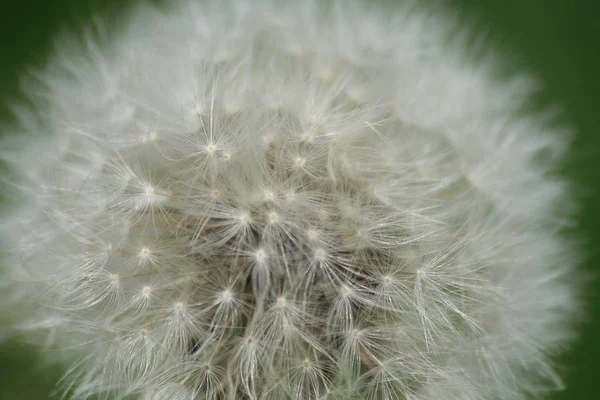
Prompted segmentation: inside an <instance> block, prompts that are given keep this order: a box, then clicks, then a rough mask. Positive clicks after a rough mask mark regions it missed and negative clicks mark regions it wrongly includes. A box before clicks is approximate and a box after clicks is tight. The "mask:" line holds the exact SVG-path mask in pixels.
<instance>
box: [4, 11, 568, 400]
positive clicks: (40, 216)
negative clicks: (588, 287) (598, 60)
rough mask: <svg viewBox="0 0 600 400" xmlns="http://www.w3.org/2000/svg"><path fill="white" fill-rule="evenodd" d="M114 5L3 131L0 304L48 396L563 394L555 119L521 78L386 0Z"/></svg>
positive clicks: (563, 134)
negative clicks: (43, 363)
mask: <svg viewBox="0 0 600 400" xmlns="http://www.w3.org/2000/svg"><path fill="white" fill-rule="evenodd" d="M134 11H135V12H134V13H132V16H131V18H130V19H129V20H128V23H127V24H125V25H124V27H123V28H122V29H120V30H119V31H118V32H117V33H115V34H113V33H112V32H111V31H107V30H106V29H105V27H104V26H103V25H102V23H101V22H99V21H96V23H95V25H94V26H93V28H90V29H89V30H87V31H86V32H85V35H84V37H83V39H82V40H81V41H77V40H75V39H73V38H63V40H62V41H59V42H58V46H57V47H56V53H55V54H54V57H53V59H52V61H51V62H50V64H49V65H48V67H46V68H44V69H42V70H41V71H39V72H38V73H36V74H35V75H34V76H35V79H36V81H35V83H30V84H29V85H28V86H27V88H28V91H27V95H28V96H29V99H30V100H31V103H32V104H34V105H33V106H27V107H25V106H22V107H18V106H15V107H14V109H15V113H16V116H17V118H18V123H17V124H15V125H13V129H12V132H10V133H12V134H11V135H9V137H7V138H5V139H3V140H2V143H1V150H0V156H1V158H2V160H3V162H4V163H5V164H6V165H7V166H8V168H9V170H10V174H8V175H6V178H5V179H4V180H3V184H4V188H3V191H4V192H5V194H6V196H5V197H6V198H7V201H8V202H11V201H12V203H11V204H10V206H7V207H6V209H5V212H4V213H3V220H2V232H1V233H2V235H1V237H2V248H3V251H2V253H3V266H4V268H3V272H2V274H3V275H2V280H3V284H4V293H5V295H6V297H5V299H4V300H5V302H4V303H3V304H5V305H4V307H5V308H7V309H10V310H11V313H12V314H13V315H12V318H14V319H15V320H16V322H15V323H14V327H13V328H14V330H16V331H18V332H20V333H21V334H22V335H23V336H25V337H27V336H29V337H30V340H33V341H35V342H36V343H39V344H40V345H43V346H46V347H48V348H52V349H55V350H61V351H60V354H61V361H67V362H70V368H68V370H67V373H66V375H65V378H64V379H63V383H64V385H65V392H66V394H67V396H71V397H72V398H74V399H86V398H92V397H93V396H100V398H107V399H108V398H110V399H125V398H127V399H130V398H131V399H141V400H144V399H146V400H150V399H157V400H158V399H161V400H162V399H185V400H193V399H195V400H200V399H224V400H225V399H249V400H259V399H260V400H267V399H273V400H281V399H295V400H307V399H315V400H316V399H328V400H329V399H365V400H409V399H410V400H417V399H419V400H439V399H457V400H458V399H460V400H467V399H472V400H483V399H486V400H487V399H503V400H508V399H515V400H516V399H524V398H525V396H526V395H534V396H542V395H544V394H545V393H546V392H547V391H550V390H554V389H559V388H560V387H561V382H560V379H559V377H558V376H557V374H556V373H555V372H554V369H553V367H552V363H551V359H552V356H553V355H554V354H556V353H557V352H558V351H559V350H560V349H561V348H562V346H563V345H565V344H568V342H569V340H571V338H572V337H573V322H574V319H575V318H574V317H575V316H576V315H577V314H578V313H577V310H578V305H579V304H578V301H577V299H576V296H575V292H576V289H577V284H576V282H577V280H578V279H577V277H576V274H575V272H574V265H575V264H576V262H577V253H576V251H574V248H573V245H572V244H571V242H572V240H571V238H570V237H569V236H568V235H567V234H566V233H565V232H566V230H567V229H568V228H569V227H570V225H571V223H572V211H573V202H572V199H571V198H570V196H569V187H570V186H569V184H568V182H566V181H564V180H563V179H561V178H559V177H558V176H557V174H556V173H555V171H556V170H557V168H558V167H559V166H560V162H561V160H562V159H563V158H564V155H565V152H566V150H567V148H568V140H569V137H570V135H569V131H568V130H567V129H563V128H562V127H560V126H557V125H556V124H555V123H554V122H553V119H552V118H548V116H547V115H546V114H541V113H535V112H532V111H528V113H526V112H525V111H524V110H525V108H526V105H527V103H528V102H529V101H530V99H531V94H532V93H533V92H534V90H535V89H536V85H535V82H534V80H533V79H532V78H529V77H528V76H525V75H515V76H513V77H512V78H511V77H505V78H502V79H498V78H496V75H495V71H496V69H497V68H496V67H495V65H493V63H492V61H491V58H485V57H483V58H482V59H479V60H477V61H475V60H474V57H472V56H471V55H470V54H469V51H468V50H467V49H468V46H467V45H466V36H467V35H464V32H463V31H462V30H461V29H460V28H458V27H457V25H456V24H455V23H454V22H453V21H452V20H449V19H450V17H448V15H446V14H445V13H442V12H435V10H430V9H424V7H423V5H417V4H416V3H415V2H411V1H405V2H402V4H396V5H394V6H383V5H381V4H378V3H372V2H367V1H359V0H348V1H341V0H339V1H338V0H333V1H327V2H323V1H316V0H307V1H302V2H300V1H275V0H257V1H244V0H198V1H191V0H185V1H180V2H176V3H173V4H169V6H168V7H166V9H155V8H152V7H151V6H149V5H143V6H137V8H135V10H134ZM457 31H458V32H457ZM491 51H492V50H488V53H489V52H491ZM40 333H41V335H40ZM50 354H58V352H52V353H50ZM95 398H96V397H95Z"/></svg>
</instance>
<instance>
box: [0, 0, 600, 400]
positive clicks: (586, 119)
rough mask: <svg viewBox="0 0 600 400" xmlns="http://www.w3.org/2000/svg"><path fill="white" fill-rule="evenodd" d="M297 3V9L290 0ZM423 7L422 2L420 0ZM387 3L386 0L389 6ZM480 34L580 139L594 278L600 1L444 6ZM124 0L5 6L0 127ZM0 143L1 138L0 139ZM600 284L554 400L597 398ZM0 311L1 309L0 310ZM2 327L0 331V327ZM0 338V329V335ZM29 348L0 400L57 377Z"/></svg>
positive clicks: (15, 352) (26, 1)
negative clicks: (63, 34)
mask: <svg viewBox="0 0 600 400" xmlns="http://www.w3.org/2000/svg"><path fill="white" fill-rule="evenodd" d="M298 1H302V0H298ZM423 1H425V0H423ZM389 2H390V3H393V2H394V1H393V0H389ZM446 2H447V3H449V5H450V6H456V7H458V8H459V9H461V10H463V11H464V13H465V16H466V17H465V21H473V20H474V21H475V27H476V28H477V29H485V30H487V31H488V33H489V34H490V35H491V37H492V39H493V40H492V44H493V45H495V46H499V47H500V48H501V49H502V51H504V52H505V53H506V54H508V55H509V56H510V57H511V58H512V60H515V61H516V62H518V63H519V65H518V66H519V67H521V68H522V67H525V68H526V69H528V70H529V71H530V72H532V73H533V74H535V75H538V76H539V77H540V78H541V79H542V80H543V81H544V83H545V85H546V86H545V90H544V93H543V95H542V96H539V99H538V101H539V103H540V105H544V104H557V105H559V106H561V107H562V109H563V110H564V111H565V113H564V120H565V121H570V122H572V124H573V125H574V127H575V128H576V130H577V132H578V135H577V138H576V140H575V142H574V144H573V148H572V158H571V160H570V163H569V165H568V166H567V168H565V171H564V173H565V174H566V175H568V176H569V177H570V178H571V179H574V180H575V181H576V182H577V183H578V184H579V187H580V188H581V189H583V190H582V194H581V195H580V196H581V198H582V204H583V209H582V212H581V216H580V228H579V230H580V232H581V237H582V239H583V240H584V246H585V249H586V251H587V258H586V260H585V263H584V265H582V269H584V270H586V271H588V272H590V273H591V275H596V276H600V270H599V268H600V207H599V205H600V168H599V167H598V165H599V164H600V129H599V127H600V110H598V106H599V105H600V101H598V100H599V94H600V79H599V76H600V47H599V46H598V40H597V39H598V38H600V34H598V33H596V32H595V30H597V29H598V26H597V21H598V19H597V15H598V12H599V11H600V2H595V1H586V0H573V1H568V0H529V1H526V0H446ZM130 3H131V1H128V0H54V1H48V0H19V1H13V2H10V3H4V4H3V7H2V11H1V16H0V101H2V103H0V119H2V120H6V118H8V113H7V107H6V104H7V103H8V102H9V101H10V99H11V98H14V96H17V95H18V76H19V75H20V73H21V71H22V70H23V68H24V67H26V66H28V65H31V64H34V65H42V64H43V62H44V60H45V58H46V54H47V53H48V51H49V50H50V48H51V47H50V45H51V40H52V37H53V36H54V35H55V34H56V33H58V32H59V29H60V28H61V27H63V26H65V25H66V26H71V27H77V26H78V22H80V21H85V20H87V19H89V18H90V17H91V16H93V15H95V14H96V13H98V12H100V13H102V14H103V15H105V16H108V17H109V18H110V19H113V18H114V19H118V17H119V15H121V14H122V13H123V12H124V10H125V9H126V6H127V5H129V4H130ZM0 134H2V132H0ZM599 289H600V280H595V281H594V282H592V283H591V284H590V285H589V287H588V288H587V292H586V293H584V296H585V297H586V298H587V299H588V302H587V304H588V306H587V307H588V308H587V310H586V311H587V312H588V315H589V318H588V322H587V323H586V324H585V325H584V326H583V327H582V329H581V334H582V335H581V340H580V341H579V342H578V343H576V345H575V346H574V348H573V349H572V350H569V351H568V352H566V354H565V355H564V356H563V358H562V359H561V360H559V361H560V362H561V363H562V364H563V365H564V368H563V369H562V370H561V373H562V375H563V376H564V377H565V381H566V385H567V390H566V391H564V392H561V393H557V394H556V395H554V396H553V397H552V400H567V399H569V400H578V399H592V398H598V397H597V396H598V390H597V389H598V387H599V381H600V380H599V378H600V375H599V372H598V371H600V368H599V367H600V365H599V363H600V340H599V339H600V297H598V296H597V294H598V293H600V290H599ZM0 307H2V305H1V304H0ZM0 328H3V327H0ZM0 332H1V329H0ZM36 354H37V353H36V351H35V349H32V348H30V347H27V346H25V345H22V344H16V343H14V342H9V343H6V342H5V343H4V344H2V345H1V346H0V399H7V400H8V399H22V400H30V399H31V400H38V399H47V398H48V397H49V393H51V392H52V391H53V390H54V383H55V382H56V381H57V380H58V378H59V377H60V376H61V374H62V371H61V370H59V369H58V368H56V367H50V368H48V367H44V365H43V364H42V363H41V362H42V361H41V360H40V358H39V357H38V356H37V355H36Z"/></svg>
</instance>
